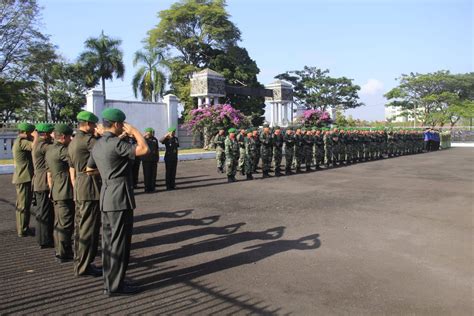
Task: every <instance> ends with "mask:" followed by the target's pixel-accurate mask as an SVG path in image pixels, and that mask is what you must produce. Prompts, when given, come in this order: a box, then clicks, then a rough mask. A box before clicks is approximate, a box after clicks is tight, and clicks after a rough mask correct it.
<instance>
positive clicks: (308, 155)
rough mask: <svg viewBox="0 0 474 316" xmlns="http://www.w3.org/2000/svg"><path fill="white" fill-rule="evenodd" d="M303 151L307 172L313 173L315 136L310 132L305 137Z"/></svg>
mask: <svg viewBox="0 0 474 316" xmlns="http://www.w3.org/2000/svg"><path fill="white" fill-rule="evenodd" d="M303 150H304V160H305V165H306V171H311V162H312V161H313V135H311V132H310V131H307V132H306V134H305V135H303Z"/></svg>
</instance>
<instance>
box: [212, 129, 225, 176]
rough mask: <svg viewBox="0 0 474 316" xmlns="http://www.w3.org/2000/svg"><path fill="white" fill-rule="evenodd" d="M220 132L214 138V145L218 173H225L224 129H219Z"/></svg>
mask: <svg viewBox="0 0 474 316" xmlns="http://www.w3.org/2000/svg"><path fill="white" fill-rule="evenodd" d="M218 130H219V132H218V133H217V135H216V136H215V137H214V145H215V146H216V161H217V172H220V173H224V165H225V134H224V127H222V126H221V127H219V128H218Z"/></svg>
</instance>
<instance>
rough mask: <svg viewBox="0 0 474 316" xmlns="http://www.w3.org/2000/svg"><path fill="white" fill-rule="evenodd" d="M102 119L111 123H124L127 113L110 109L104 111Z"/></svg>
mask: <svg viewBox="0 0 474 316" xmlns="http://www.w3.org/2000/svg"><path fill="white" fill-rule="evenodd" d="M102 118H104V119H106V120H107V121H110V122H119V123H122V122H123V121H125V118H126V116H125V113H123V112H122V111H121V110H119V109H113V108H108V109H105V110H103V111H102Z"/></svg>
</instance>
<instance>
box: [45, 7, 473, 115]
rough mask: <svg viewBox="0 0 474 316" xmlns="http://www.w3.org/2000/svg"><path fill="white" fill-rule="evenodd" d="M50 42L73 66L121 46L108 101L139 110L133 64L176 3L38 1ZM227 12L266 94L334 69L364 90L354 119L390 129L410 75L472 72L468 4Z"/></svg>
mask: <svg viewBox="0 0 474 316" xmlns="http://www.w3.org/2000/svg"><path fill="white" fill-rule="evenodd" d="M39 2H40V5H41V6H42V7H43V11H42V15H43V18H42V21H43V28H44V31H45V33H47V34H50V35H51V39H52V41H53V43H54V44H56V45H57V46H58V47H59V50H60V52H61V53H62V54H63V55H64V56H65V57H66V58H67V59H69V60H70V61H73V60H75V59H76V58H77V56H78V55H79V54H80V53H81V52H82V51H83V43H84V41H85V40H86V39H87V38H88V37H91V36H94V37H96V36H98V35H99V34H100V32H101V31H102V30H104V32H105V33H106V34H107V35H110V36H112V37H116V38H120V39H121V40H122V41H123V44H122V48H123V52H124V62H125V67H126V71H125V78H124V80H123V81H122V80H120V79H119V80H114V81H113V82H107V83H106V88H107V97H108V98H111V99H126V100H133V99H134V96H133V92H132V88H131V84H130V83H131V80H132V77H133V74H134V70H135V69H134V68H133V65H132V59H133V54H134V52H135V51H137V50H139V49H141V48H142V46H143V45H142V40H143V39H144V38H145V36H146V32H147V31H148V30H150V29H151V28H153V27H154V26H155V25H156V24H158V22H159V20H158V17H157V13H158V12H159V11H161V10H164V9H168V8H169V7H170V5H171V4H172V3H174V2H175V1H168V0H160V1H158V0H127V1H126V0H100V1H99V0H96V1H93V0H39ZM227 5H228V6H227V11H228V12H229V14H230V15H231V21H232V22H234V23H235V24H236V25H237V27H238V28H239V29H240V31H241V32H242V41H241V42H240V46H242V47H245V48H246V49H247V50H248V51H249V54H250V56H251V58H252V59H254V60H255V61H256V62H257V65H258V67H259V68H260V74H259V76H258V78H259V80H260V82H261V83H263V84H267V83H270V82H272V81H273V80H274V79H273V77H274V76H276V75H277V74H279V73H282V72H285V71H287V70H299V69H302V68H303V67H304V66H305V65H308V66H316V67H319V68H323V69H326V68H327V69H329V70H330V74H331V75H333V76H346V77H348V78H351V79H354V82H355V83H356V84H358V85H360V86H361V87H362V90H361V91H360V93H359V96H360V98H361V100H362V102H364V103H365V104H366V106H364V107H360V108H358V109H355V110H350V111H348V112H347V114H350V115H353V117H355V118H361V119H367V120H382V119H383V118H384V104H385V101H386V100H385V99H384V98H383V94H384V93H385V92H387V91H388V90H390V89H391V88H393V87H394V86H396V85H397V81H396V80H395V78H398V77H399V76H400V74H402V73H409V72H420V73H426V72H433V71H437V70H442V69H445V70H450V71H451V72H453V73H464V72H471V71H474V70H473V67H474V66H473V65H474V47H473V45H474V44H473V35H474V34H473V33H474V31H473V15H474V12H473V10H474V7H473V1H470V0H412V1H408V0H398V1H395V0H378V1H376V0H353V1H351V0H333V1H329V0H321V1H319V0H313V1H311V0H286V1H283V0H228V1H227Z"/></svg>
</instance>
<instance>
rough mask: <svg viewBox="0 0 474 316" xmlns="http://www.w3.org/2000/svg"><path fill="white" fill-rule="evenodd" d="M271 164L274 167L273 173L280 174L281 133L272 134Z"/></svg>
mask: <svg viewBox="0 0 474 316" xmlns="http://www.w3.org/2000/svg"><path fill="white" fill-rule="evenodd" d="M272 137H273V139H272V143H273V165H274V169H275V175H276V176H279V175H281V172H280V170H281V160H282V158H283V143H284V139H283V135H282V134H278V135H277V134H273V136H272Z"/></svg>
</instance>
